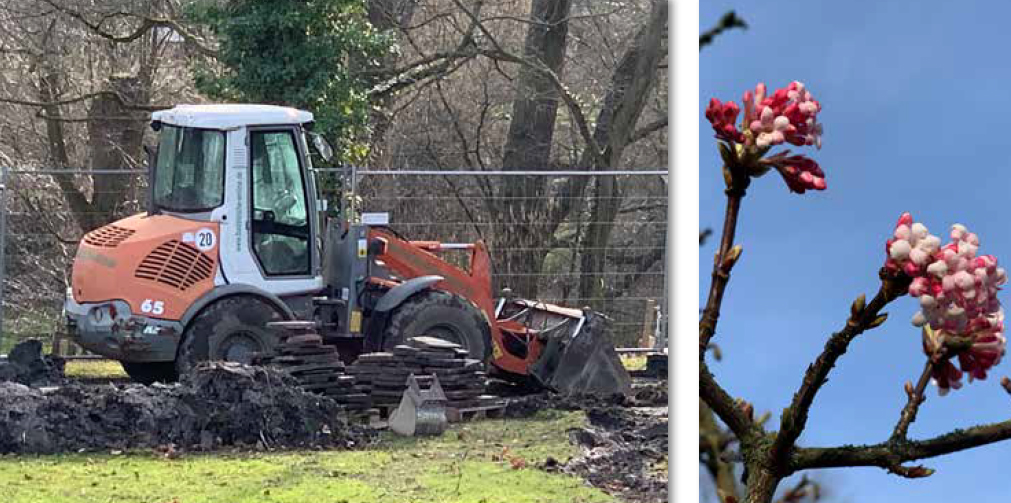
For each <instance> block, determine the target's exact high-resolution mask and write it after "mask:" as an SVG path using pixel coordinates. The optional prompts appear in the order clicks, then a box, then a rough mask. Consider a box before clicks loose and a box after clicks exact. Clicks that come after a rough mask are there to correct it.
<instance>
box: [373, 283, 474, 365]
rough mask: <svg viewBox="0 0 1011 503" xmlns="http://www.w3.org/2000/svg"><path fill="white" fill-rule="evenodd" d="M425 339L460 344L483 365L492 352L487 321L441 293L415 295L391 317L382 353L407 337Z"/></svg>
mask: <svg viewBox="0 0 1011 503" xmlns="http://www.w3.org/2000/svg"><path fill="white" fill-rule="evenodd" d="M419 335H428V336H431V337H436V338H439V339H443V340H446V341H449V342H454V343H456V344H459V345H460V346H462V347H463V348H465V349H466V350H467V352H468V353H470V357H471V358H477V359H479V360H481V361H484V360H486V359H487V358H488V355H489V353H490V352H491V327H489V325H488V319H487V318H486V317H485V316H484V314H483V313H482V312H481V310H479V309H478V308H477V307H476V306H474V304H473V303H471V302H470V301H468V300H467V299H465V298H463V297H461V296H459V295H455V294H452V293H449V292H444V291H441V290H425V291H422V292H419V293H416V294H414V295H412V296H411V297H409V298H408V299H407V300H405V301H404V303H403V304H400V305H399V306H397V307H396V308H395V309H394V310H393V312H392V313H391V314H390V318H389V322H388V323H387V324H386V329H385V330H384V331H383V349H384V350H390V349H392V348H393V347H394V346H396V345H398V344H403V343H404V341H405V340H407V339H408V338H410V337H416V336H419Z"/></svg>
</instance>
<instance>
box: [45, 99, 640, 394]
mask: <svg viewBox="0 0 1011 503" xmlns="http://www.w3.org/2000/svg"><path fill="white" fill-rule="evenodd" d="M312 125H313V115H312V113H310V112H307V111H302V110H297V109H293V108H287V107H279V106H269V105H179V106H176V107H174V108H171V109H167V110H162V111H157V112H154V113H153V114H152V116H151V123H150V126H151V128H152V129H153V130H154V131H155V132H156V136H157V139H158V142H157V146H155V147H151V148H149V149H148V157H149V163H148V164H149V170H150V171H149V175H148V176H149V180H148V183H149V191H150V193H149V198H148V199H149V203H148V208H147V211H146V212H144V213H140V214H136V215H133V216H130V217H128V218H124V219H122V220H119V221H116V222H113V223H110V224H108V225H106V226H104V227H100V228H98V229H95V230H93V231H91V232H89V233H87V234H86V235H85V236H84V237H83V238H82V240H81V242H80V246H79V248H78V251H77V255H76V256H75V259H74V264H73V273H72V281H71V286H70V287H69V288H68V291H67V298H66V301H65V307H64V309H65V313H66V320H67V325H68V332H69V333H70V334H71V337H72V338H73V339H74V341H75V342H76V343H78V344H79V345H80V346H82V347H84V348H85V349H87V350H89V351H91V352H94V353H97V354H99V355H104V356H106V357H109V358H112V359H116V360H119V361H120V362H122V364H123V368H124V369H125V370H126V372H127V373H128V374H129V375H130V376H131V377H132V378H133V379H134V380H137V381H140V382H148V383H150V382H154V381H168V380H172V379H175V378H176V377H177V376H178V375H179V374H180V373H182V372H186V371H187V369H189V368H190V367H192V366H193V365H194V364H196V363H198V362H201V361H205V360H226V361H238V362H249V361H250V360H251V359H252V358H253V357H254V356H255V355H269V354H271V352H272V351H274V348H275V347H276V346H277V344H278V341H279V334H278V333H277V331H276V330H274V329H272V328H271V327H270V326H268V325H269V324H272V323H273V324H274V325H275V326H276V325H278V323H276V322H282V321H309V322H312V323H314V325H315V327H316V329H317V331H318V332H319V333H320V335H322V336H323V337H324V339H325V340H326V341H327V344H333V345H335V346H337V347H338V348H339V351H340V353H341V355H342V357H343V358H345V359H347V360H353V359H354V358H355V357H356V356H357V355H358V354H360V353H362V352H373V351H382V350H386V349H390V348H392V347H393V346H395V345H397V344H400V343H402V342H403V341H404V340H405V339H406V338H409V337H413V336H417V335H429V336H434V337H438V338H442V339H445V340H448V341H451V342H455V343H457V344H460V345H461V346H463V347H464V348H465V349H466V350H467V351H468V352H469V353H470V356H471V357H473V358H478V359H481V360H483V361H485V362H486V363H487V365H488V368H489V369H490V371H491V372H493V373H494V374H497V375H498V376H499V377H502V378H505V379H508V380H512V381H515V382H520V383H524V384H533V385H537V386H542V387H547V388H551V389H555V390H558V391H562V392H583V393H626V392H628V389H629V377H628V374H627V372H625V370H624V368H623V367H622V366H621V363H620V361H619V359H618V357H617V354H616V353H615V351H614V348H613V346H612V345H611V343H610V342H609V341H608V338H607V337H606V335H605V331H604V329H603V327H604V326H605V322H604V320H603V319H602V318H601V316H600V315H598V314H596V313H592V312H590V311H583V310H579V309H572V308H566V307H561V306H556V305H551V304H545V303H542V302H537V301H532V300H525V299H519V298H513V297H511V296H504V297H500V298H495V297H493V295H492V286H491V285H492V283H491V260H490V257H489V254H488V250H487V249H486V247H485V245H484V244H483V243H482V242H480V241H479V242H475V243H463V244H454V243H441V242H437V241H412V240H410V239H408V238H407V237H405V236H402V235H401V234H399V233H397V232H396V231H395V230H394V229H393V228H392V227H391V226H390V225H389V222H388V221H386V220H388V217H385V215H383V214H366V215H362V218H360V219H350V218H347V217H346V215H345V217H344V218H337V217H333V216H328V215H327V212H326V211H325V210H326V208H325V202H324V201H323V200H322V199H321V198H320V197H319V196H318V193H317V182H316V172H315V171H314V170H313V167H312V164H311V160H310V152H309V146H310V145H312V147H313V148H314V149H315V150H316V151H317V153H318V154H319V156H320V157H321V158H323V159H324V160H330V159H331V158H332V149H331V147H330V145H329V144H328V143H327V142H326V140H325V139H324V138H323V137H322V136H321V135H318V134H316V133H313V132H312ZM357 220H360V221H357ZM448 253H467V254H469V262H468V263H469V266H468V267H457V266H454V265H452V264H451V263H450V262H449V261H447V260H445V257H444V256H445V254H448ZM280 325H283V323H281V324H280Z"/></svg>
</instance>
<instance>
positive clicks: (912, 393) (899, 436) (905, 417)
mask: <svg viewBox="0 0 1011 503" xmlns="http://www.w3.org/2000/svg"><path fill="white" fill-rule="evenodd" d="M944 353H945V351H944V348H941V349H940V350H939V354H938V355H937V358H935V357H933V356H932V357H931V358H928V359H927V363H926V364H925V365H924V366H923V373H922V374H920V380H919V381H917V382H916V388H912V387H911V386H909V383H906V385H907V386H909V388H912V389H909V388H907V390H906V394H907V395H908V397H909V400H908V401H907V402H906V406H905V407H903V408H902V414H900V415H899V422H898V423H896V424H895V430H894V431H893V432H892V437H891V438H890V439H888V441H889V442H902V441H905V440H906V433H908V432H909V425H910V424H912V423H913V421H916V412H917V411H918V410H919V409H920V404H921V403H923V402H924V400H926V399H927V398H926V397H925V396H924V395H923V390H925V389H926V388H927V383H928V382H930V373H931V371H933V370H934V362H935V361H940V359H941V358H944Z"/></svg>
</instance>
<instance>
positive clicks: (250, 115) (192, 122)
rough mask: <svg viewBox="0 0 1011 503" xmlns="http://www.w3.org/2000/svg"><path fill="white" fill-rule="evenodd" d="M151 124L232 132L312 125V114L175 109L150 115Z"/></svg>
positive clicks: (249, 108) (263, 108)
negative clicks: (254, 127)
mask: <svg viewBox="0 0 1011 503" xmlns="http://www.w3.org/2000/svg"><path fill="white" fill-rule="evenodd" d="M151 120H152V121H161V122H164V123H165V124H171V125H173V126H183V127H195V128H206V129H232V128H237V127H242V126H258V125H268V124H271V125H272V124H304V123H306V122H312V113H310V112H306V111H304V110H298V109H296V108H289V107H279V106H275V105H232V104H228V105H226V104H219V105H176V106H174V107H172V108H170V109H168V110H159V111H157V112H154V113H152V114H151Z"/></svg>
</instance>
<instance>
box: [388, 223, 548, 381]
mask: <svg viewBox="0 0 1011 503" xmlns="http://www.w3.org/2000/svg"><path fill="white" fill-rule="evenodd" d="M376 238H379V239H382V240H383V241H384V242H385V243H386V247H385V251H384V252H383V253H382V254H380V255H379V256H378V257H376V258H377V259H379V260H382V261H383V262H384V263H385V264H386V267H387V268H389V269H390V271H392V272H394V273H395V274H397V275H399V276H401V277H402V278H403V279H410V278H416V277H418V276H425V275H429V274H437V275H439V276H442V277H443V278H445V279H444V280H443V281H440V282H438V283H436V284H435V285H433V286H434V288H437V289H439V290H445V291H447V292H452V293H455V294H457V295H460V296H461V297H463V298H465V299H468V300H470V301H471V302H473V303H474V305H476V306H477V307H478V308H479V309H481V311H482V312H484V314H485V316H486V317H487V318H488V324H489V325H490V327H491V342H492V362H493V363H494V364H495V366H496V367H498V368H500V369H502V370H505V371H508V372H512V373H514V374H520V375H526V374H528V373H529V370H528V368H529V367H530V365H532V364H533V363H534V362H535V361H537V358H539V357H540V355H541V350H542V347H541V342H540V340H539V339H537V337H536V336H534V335H533V334H531V333H529V332H527V331H526V330H525V328H524V327H523V326H522V325H520V324H518V323H515V322H513V323H512V324H511V325H510V324H509V323H506V324H504V325H502V324H500V322H499V321H498V320H496V319H495V304H494V299H493V298H492V293H491V259H490V258H489V256H488V249H487V248H486V247H485V245H484V243H483V242H481V241H478V242H476V243H474V246H473V247H472V248H470V272H467V271H464V270H462V269H460V268H458V267H456V266H454V265H452V264H450V263H448V262H446V261H445V260H442V259H441V258H439V257H438V256H437V255H435V254H434V253H433V252H435V251H438V250H439V249H440V244H439V243H438V242H435V241H405V240H403V239H400V238H398V237H397V236H395V235H394V234H393V233H391V232H389V231H386V230H383V229H381V228H371V229H369V240H370V241H371V240H372V239H376ZM513 325H515V326H513ZM505 336H509V337H517V338H520V339H522V340H523V342H524V343H525V344H527V355H526V357H525V358H521V357H519V356H517V355H514V354H512V353H510V352H509V351H507V350H506V346H505V345H504V344H503V341H502V338H503V337H505Z"/></svg>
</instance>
